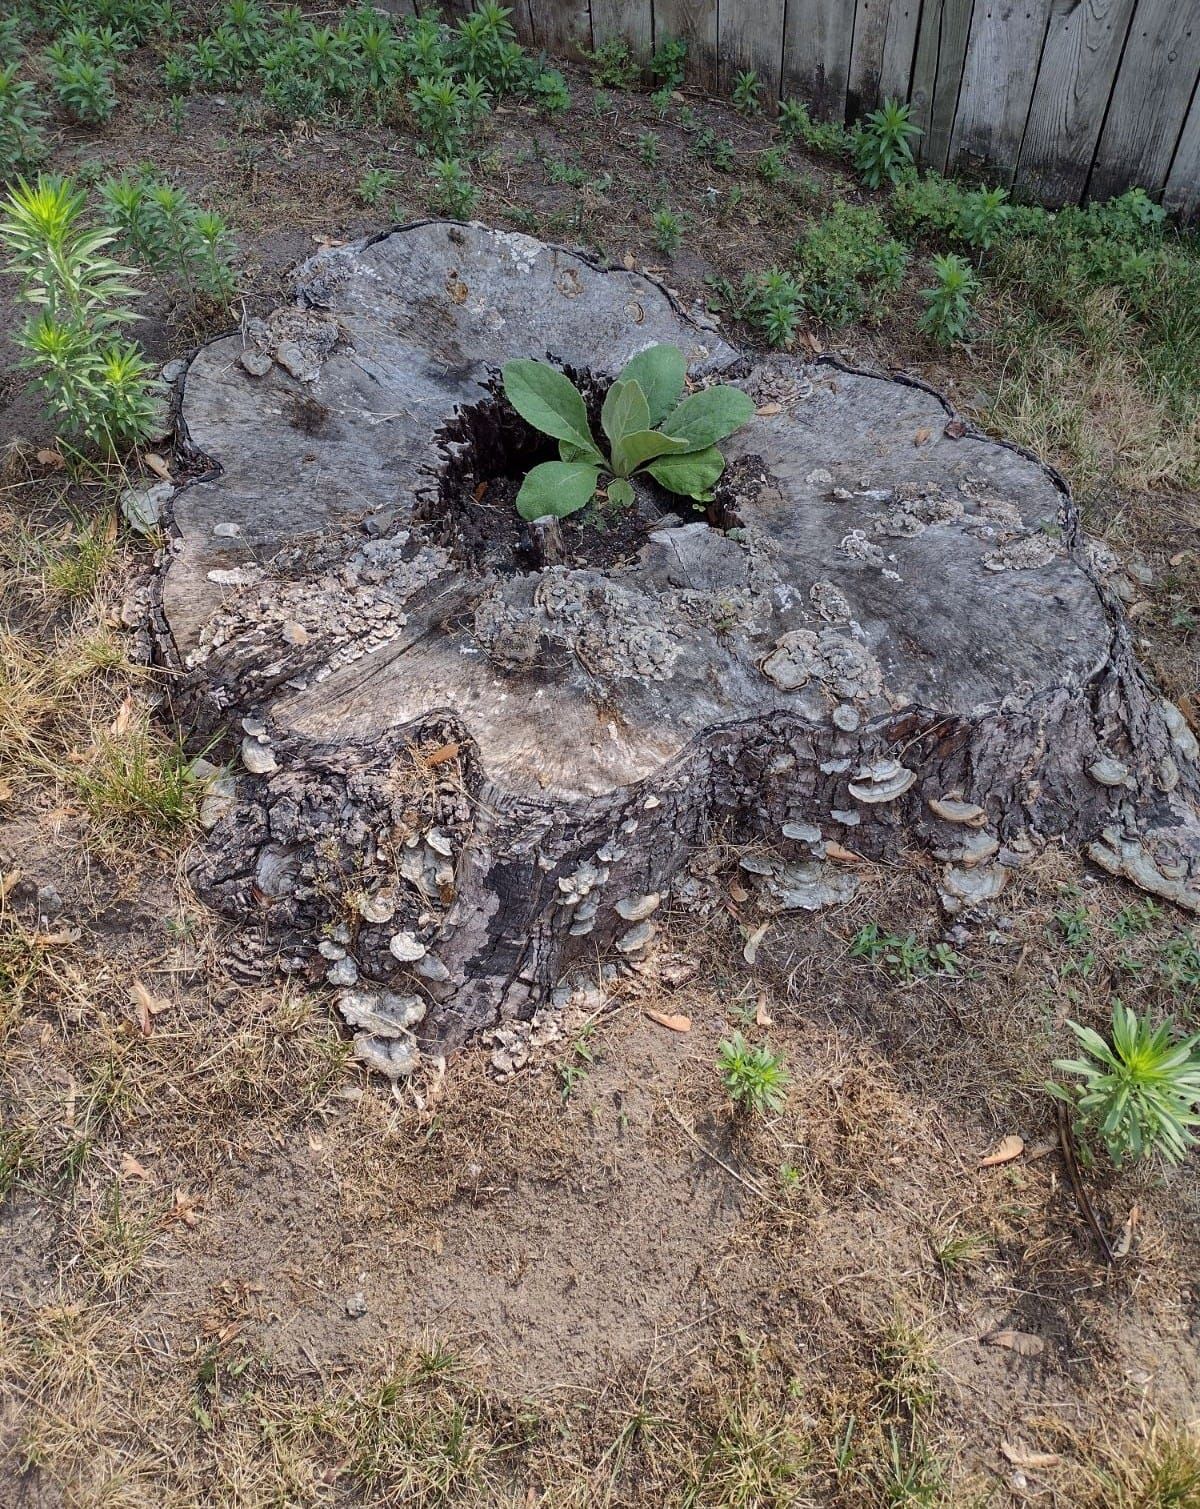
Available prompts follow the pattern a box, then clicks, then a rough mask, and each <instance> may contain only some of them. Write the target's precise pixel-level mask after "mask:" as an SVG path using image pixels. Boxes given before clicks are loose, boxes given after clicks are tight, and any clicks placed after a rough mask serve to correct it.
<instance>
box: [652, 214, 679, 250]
mask: <svg viewBox="0 0 1200 1509" xmlns="http://www.w3.org/2000/svg"><path fill="white" fill-rule="evenodd" d="M682 239H683V226H682V225H681V224H680V223H679V216H678V215H676V214H674V213H673V212H672V211H671V210H658V211H657V212H656V213H655V216H654V248H655V250H656V251H657V252H659V253H661V255H662V256H664V257H673V256H674V255H675V253H676V252H677V251H678V250H679V243H680V241H681V240H682Z"/></svg>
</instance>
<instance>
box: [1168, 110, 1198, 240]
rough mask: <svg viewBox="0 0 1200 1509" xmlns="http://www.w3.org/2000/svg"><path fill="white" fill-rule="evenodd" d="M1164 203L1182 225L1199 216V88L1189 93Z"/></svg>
mask: <svg viewBox="0 0 1200 1509" xmlns="http://www.w3.org/2000/svg"><path fill="white" fill-rule="evenodd" d="M1163 204H1165V205H1166V207H1167V209H1169V210H1173V211H1174V212H1175V213H1176V214H1177V215H1179V216H1180V218H1181V219H1182V220H1183V221H1184V223H1185V224H1187V223H1190V222H1191V221H1194V220H1196V219H1198V218H1200V88H1197V90H1196V93H1195V94H1194V95H1193V96H1192V108H1191V109H1190V110H1189V111H1188V118H1187V123H1186V125H1185V126H1184V128H1183V135H1182V136H1181V137H1180V138H1179V147H1178V149H1177V150H1176V153H1175V161H1174V162H1173V163H1172V164H1171V172H1170V176H1169V177H1168V179H1167V187H1166V190H1165V192H1164V193H1163Z"/></svg>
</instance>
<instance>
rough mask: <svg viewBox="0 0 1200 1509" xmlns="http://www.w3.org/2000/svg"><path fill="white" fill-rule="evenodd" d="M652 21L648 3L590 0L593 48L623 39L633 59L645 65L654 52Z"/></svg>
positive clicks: (640, 0) (643, 0)
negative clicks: (611, 40)
mask: <svg viewBox="0 0 1200 1509" xmlns="http://www.w3.org/2000/svg"><path fill="white" fill-rule="evenodd" d="M652 17H653V8H652V6H651V4H650V0H592V36H593V38H594V41H593V44H592V45H593V46H595V47H599V45H600V43H601V42H604V41H606V40H607V39H608V38H609V37H624V38H625V40H626V41H627V42H628V43H629V46H630V50H631V51H632V52H633V55H634V57H635V58H638V59H640V60H641V61H642V62H648V61H649V59H650V54H651V53H652V52H653V51H654V27H653V21H652Z"/></svg>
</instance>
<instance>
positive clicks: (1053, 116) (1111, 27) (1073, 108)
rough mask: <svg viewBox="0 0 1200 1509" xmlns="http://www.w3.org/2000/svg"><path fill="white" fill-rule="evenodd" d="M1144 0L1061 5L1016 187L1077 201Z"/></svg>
mask: <svg viewBox="0 0 1200 1509" xmlns="http://www.w3.org/2000/svg"><path fill="white" fill-rule="evenodd" d="M1135 4H1136V0H1082V3H1080V0H1055V4H1054V10H1053V13H1052V14H1051V17H1050V30H1049V31H1048V32H1047V34H1046V50H1045V52H1044V53H1043V54H1042V65H1041V69H1040V70H1039V72H1038V79H1037V87H1036V88H1035V90H1034V93H1033V103H1032V105H1031V106H1030V108H1029V120H1028V121H1027V123H1026V126H1025V140H1024V142H1023V143H1022V146H1021V156H1020V160H1019V162H1018V164H1017V172H1016V178H1015V179H1014V187H1015V188H1016V189H1018V190H1021V191H1023V192H1024V193H1025V194H1027V195H1029V196H1031V197H1032V198H1034V199H1040V200H1042V202H1043V203H1045V204H1055V205H1058V204H1077V203H1078V202H1079V200H1080V199H1081V198H1082V196H1083V191H1084V189H1085V188H1086V187H1087V180H1088V172H1089V170H1090V169H1091V166H1092V159H1093V157H1094V156H1095V154H1096V144H1097V142H1098V141H1099V140H1100V128H1101V126H1102V125H1103V123H1104V111H1105V107H1106V106H1107V104H1108V99H1109V95H1110V94H1111V93H1112V88H1113V80H1114V79H1115V78H1116V74H1117V65H1118V64H1119V63H1120V61H1121V50H1122V48H1123V47H1124V46H1125V37H1126V34H1127V32H1128V31H1129V21H1130V17H1131V16H1132V15H1133V9H1134V5H1135Z"/></svg>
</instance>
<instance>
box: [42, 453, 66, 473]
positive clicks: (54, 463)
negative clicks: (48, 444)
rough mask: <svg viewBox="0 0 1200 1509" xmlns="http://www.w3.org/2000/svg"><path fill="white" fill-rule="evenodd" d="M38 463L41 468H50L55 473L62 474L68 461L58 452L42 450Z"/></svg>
mask: <svg viewBox="0 0 1200 1509" xmlns="http://www.w3.org/2000/svg"><path fill="white" fill-rule="evenodd" d="M37 462H38V465H39V466H49V467H51V468H52V469H53V470H54V471H56V472H61V471H62V469H63V467H64V466H66V464H67V459H66V457H65V456H63V455H61V454H60V453H59V452H58V451H52V450H42V451H38V453H37Z"/></svg>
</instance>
